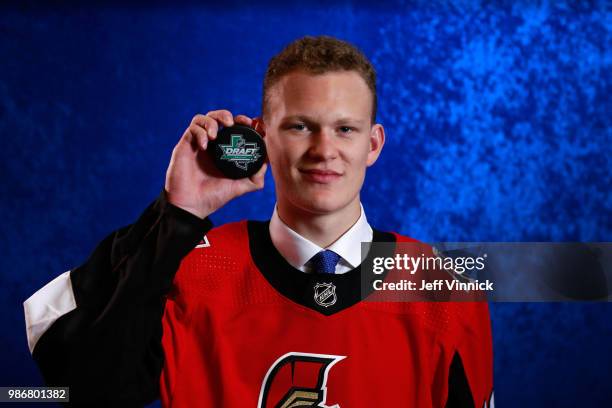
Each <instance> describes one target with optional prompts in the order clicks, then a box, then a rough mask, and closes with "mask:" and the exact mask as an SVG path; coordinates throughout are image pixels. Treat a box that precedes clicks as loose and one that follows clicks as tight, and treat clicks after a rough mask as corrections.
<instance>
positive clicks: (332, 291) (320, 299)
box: [314, 283, 338, 307]
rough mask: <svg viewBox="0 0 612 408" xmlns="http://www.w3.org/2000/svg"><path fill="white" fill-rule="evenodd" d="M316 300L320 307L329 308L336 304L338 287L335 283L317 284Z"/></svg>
mask: <svg viewBox="0 0 612 408" xmlns="http://www.w3.org/2000/svg"><path fill="white" fill-rule="evenodd" d="M314 300H315V302H316V303H317V305H319V306H323V307H329V306H331V305H333V304H335V303H336V301H337V300H338V297H337V296H336V286H335V285H334V284H333V283H317V284H316V285H315V287H314Z"/></svg>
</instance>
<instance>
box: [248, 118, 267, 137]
mask: <svg viewBox="0 0 612 408" xmlns="http://www.w3.org/2000/svg"><path fill="white" fill-rule="evenodd" d="M251 126H252V127H253V129H255V131H256V132H257V133H259V134H260V135H261V136H262V137H266V127H265V125H264V122H263V118H262V117H259V116H257V117H255V118H253V123H252V124H251Z"/></svg>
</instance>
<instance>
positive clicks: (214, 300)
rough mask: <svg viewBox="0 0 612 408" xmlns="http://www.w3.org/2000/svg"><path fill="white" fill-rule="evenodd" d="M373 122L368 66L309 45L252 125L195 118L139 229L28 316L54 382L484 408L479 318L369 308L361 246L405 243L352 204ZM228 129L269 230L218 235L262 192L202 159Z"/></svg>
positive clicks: (179, 397) (241, 400)
mask: <svg viewBox="0 0 612 408" xmlns="http://www.w3.org/2000/svg"><path fill="white" fill-rule="evenodd" d="M375 114H376V88H375V74H374V70H373V68H372V66H371V64H370V62H369V61H368V60H367V59H366V58H365V57H364V56H363V55H362V54H361V53H360V52H359V51H358V50H357V49H356V48H354V47H353V46H352V45H350V44H348V43H346V42H343V41H339V40H336V39H333V38H330V37H315V38H313V37H305V38H302V39H299V40H297V41H295V42H293V43H292V44H290V45H289V46H288V47H287V48H285V49H284V50H283V51H282V52H281V53H280V54H279V55H277V56H276V57H274V58H273V59H272V60H271V62H270V64H269V67H268V70H267V72H266V77H265V80H264V95H263V109H262V116H261V118H256V119H251V118H249V117H247V116H244V115H238V116H233V114H232V113H231V112H228V111H226V110H218V111H212V112H209V113H208V114H206V115H196V116H195V117H194V118H193V120H192V122H191V124H190V125H189V127H188V128H187V130H186V131H185V133H184V134H183V136H182V137H181V139H180V141H179V142H178V144H177V145H176V147H175V148H174V151H173V153H172V159H171V161H170V164H169V167H168V171H167V175H166V185H165V189H164V191H163V192H162V194H161V195H160V197H159V198H158V199H157V200H156V201H155V202H154V203H153V204H151V206H149V207H148V208H147V209H146V210H145V212H144V214H143V215H142V216H141V217H140V219H139V220H138V221H137V222H136V223H135V224H133V225H131V226H128V227H126V228H123V229H121V230H119V231H117V232H115V233H113V234H111V235H110V236H109V237H107V238H106V239H105V240H104V241H102V242H101V243H100V244H99V246H98V247H97V248H96V250H95V251H94V253H93V254H92V255H91V257H90V259H89V260H88V261H87V262H86V263H85V264H84V265H82V266H80V267H78V268H76V269H73V270H72V271H69V272H66V273H65V274H64V275H61V276H60V277H58V278H57V279H56V280H55V281H53V282H51V283H50V284H48V285H47V286H46V287H44V288H43V289H41V290H40V291H39V292H37V293H36V294H35V295H34V296H32V298H30V299H29V300H28V301H26V304H25V309H26V321H27V328H28V340H29V344H30V348H31V350H33V356H34V358H35V359H36V361H37V363H38V364H39V366H40V368H41V370H42V372H43V375H44V377H45V380H46V381H47V383H48V384H52V385H64V386H70V397H71V399H72V401H77V402H78V401H90V402H96V403H99V404H101V405H108V406H116V405H121V404H127V405H133V406H138V405H142V404H144V403H146V402H148V401H151V400H153V399H155V398H157V397H158V396H160V395H161V399H162V403H163V405H164V406H173V407H198V406H202V407H212V406H214V407H245V406H247V407H255V406H257V407H261V408H263V407H266V408H268V407H295V406H317V407H331V406H334V407H337V406H339V407H372V406H378V407H397V406H415V407H424V406H427V407H430V406H435V407H444V406H447V407H455V406H461V407H463V406H477V407H482V406H489V404H490V403H491V400H492V351H491V335H490V327H489V318H488V310H487V306H486V304H479V303H456V304H451V303H448V304H446V303H433V302H430V303H388V304H385V303H374V302H364V301H363V297H364V296H363V295H362V292H361V279H363V278H364V274H367V273H369V271H367V270H365V269H364V270H363V271H362V270H361V263H362V261H361V242H396V241H399V242H409V241H413V240H412V239H410V238H406V237H402V236H400V235H397V234H392V233H386V232H381V231H378V230H375V229H372V227H371V226H370V225H369V224H368V222H367V219H366V217H365V214H364V211H363V208H362V206H361V204H360V196H359V193H360V189H361V186H362V184H363V182H364V177H365V173H366V168H367V167H369V166H371V165H373V164H374V163H375V161H376V159H377V158H378V156H379V154H380V152H381V150H382V147H383V144H384V140H385V133H384V129H383V127H382V125H380V124H377V123H375ZM234 123H240V124H244V125H248V126H253V127H255V128H256V129H257V130H259V131H260V132H261V134H262V135H263V136H264V140H265V142H266V147H267V151H268V155H269V163H270V165H271V168H272V173H273V176H274V182H275V186H276V196H277V204H276V207H275V209H274V212H273V214H272V218H271V220H270V221H269V222H254V221H242V222H238V223H231V224H227V225H223V226H220V227H217V228H214V229H213V228H212V224H211V222H210V221H209V220H208V216H209V215H210V214H213V213H214V212H215V211H216V210H217V209H219V208H221V207H222V206H223V205H225V204H226V203H227V202H228V201H230V200H231V199H233V198H235V197H237V196H239V195H242V194H245V193H247V192H250V191H254V190H257V189H260V188H262V187H263V180H264V173H265V171H266V166H264V167H263V168H262V169H261V170H260V171H259V172H258V173H257V174H255V175H254V176H252V177H251V178H248V179H241V180H230V179H227V178H224V177H222V175H221V174H220V173H219V172H218V171H217V170H216V169H215V168H214V167H213V165H212V163H211V160H210V158H209V157H208V155H207V154H206V149H207V146H208V143H209V141H210V140H214V139H215V138H216V136H217V131H218V130H219V127H220V126H231V125H232V124H234ZM203 236H204V238H203ZM198 243H199V244H198ZM322 293H325V296H322ZM365 295H367V293H366V294H365ZM49 311H52V312H49Z"/></svg>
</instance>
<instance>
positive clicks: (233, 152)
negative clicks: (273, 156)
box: [207, 125, 266, 179]
mask: <svg viewBox="0 0 612 408" xmlns="http://www.w3.org/2000/svg"><path fill="white" fill-rule="evenodd" d="M207 150H208V152H209V153H210V154H211V156H212V158H213V161H214V162H215V166H217V168H218V169H219V170H221V172H222V173H223V174H224V175H225V176H226V177H228V178H231V179H241V178H244V177H250V176H252V175H253V174H255V173H257V171H258V170H259V169H260V168H261V166H263V164H264V162H265V160H266V145H265V143H264V141H263V138H262V137H261V136H260V135H259V133H257V132H256V131H255V129H253V128H250V127H248V126H244V125H234V126H230V127H224V128H222V129H221V130H219V133H217V138H216V139H215V140H212V141H210V142H209V143H208V149H207Z"/></svg>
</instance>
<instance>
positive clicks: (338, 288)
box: [247, 221, 395, 316]
mask: <svg viewBox="0 0 612 408" xmlns="http://www.w3.org/2000/svg"><path fill="white" fill-rule="evenodd" d="M269 224H270V221H248V223H247V228H248V234H249V247H250V250H251V256H252V257H253V261H254V262H255V265H256V266H257V268H258V269H259V271H260V272H261V274H262V275H263V276H264V277H265V278H266V280H267V281H268V282H269V283H270V284H271V285H272V286H273V287H274V288H275V289H276V290H277V291H278V292H280V293H281V294H282V295H283V296H285V297H287V298H289V299H290V300H292V301H293V302H295V303H297V304H300V305H302V306H305V307H307V308H309V309H312V310H315V311H317V312H319V313H321V314H323V315H326V316H330V315H333V314H335V313H338V312H340V311H342V310H344V309H347V308H349V307H351V306H353V305H355V304H356V303H358V302H360V301H361V300H363V299H365V298H366V297H367V296H368V295H370V294H371V293H372V292H373V291H374V289H373V287H372V285H368V286H367V287H364V288H362V277H363V279H368V280H369V277H366V276H363V274H362V268H361V265H359V266H358V267H357V268H354V269H351V270H350V271H348V272H346V273H343V274H337V275H334V274H322V273H304V272H302V271H300V270H299V269H296V268H294V267H293V266H292V265H291V264H289V263H288V262H287V261H286V260H285V258H283V256H282V255H281V254H280V253H279V252H278V250H277V249H276V247H275V246H274V244H273V243H272V238H271V237H270V229H269ZM373 232H374V234H373V241H374V242H395V236H394V235H393V234H391V233H388V232H382V231H378V230H373ZM393 247H395V245H393ZM391 250H394V248H389V252H391ZM371 255H372V251H370V253H368V257H367V258H366V260H365V261H364V262H363V263H362V264H366V265H369V264H371V263H372V262H371V259H369V258H370V257H371ZM378 255H380V254H378ZM369 273H370V274H372V279H374V274H373V273H372V272H371V271H370V272H369ZM381 278H384V275H382V276H381V275H376V279H381ZM317 284H332V285H333V286H334V290H335V293H336V300H335V303H333V304H331V305H327V306H322V305H320V304H318V303H317V302H316V301H315V286H316V285H317Z"/></svg>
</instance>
